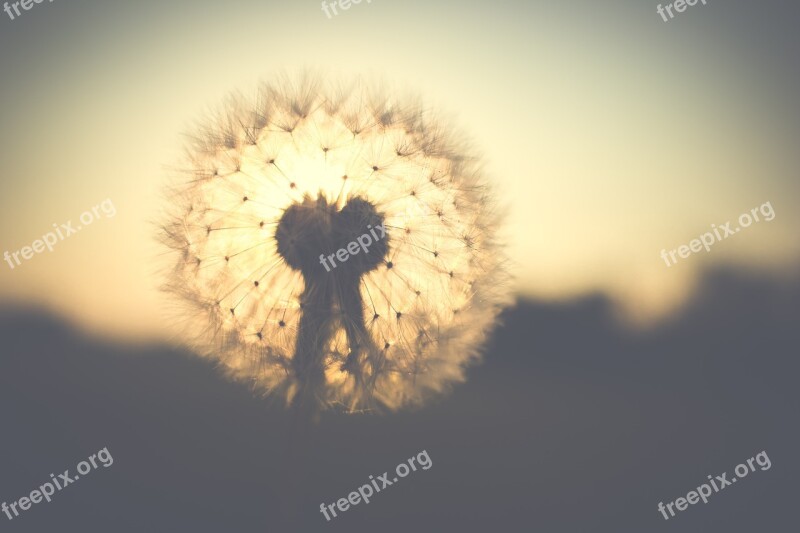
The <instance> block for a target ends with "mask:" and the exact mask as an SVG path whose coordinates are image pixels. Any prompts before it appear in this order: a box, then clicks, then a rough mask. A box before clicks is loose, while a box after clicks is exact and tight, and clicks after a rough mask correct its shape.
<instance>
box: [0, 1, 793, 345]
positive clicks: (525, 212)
mask: <svg viewBox="0 0 800 533" xmlns="http://www.w3.org/2000/svg"><path fill="white" fill-rule="evenodd" d="M567 4H568V5H567ZM773 4H775V5H777V4H776V2H772V1H767V2H762V3H759V4H758V6H757V7H754V5H747V4H745V3H744V2H736V1H733V2H715V3H713V4H710V5H708V6H705V7H700V6H698V7H695V8H693V9H692V10H691V12H687V13H684V14H683V15H681V16H680V17H678V18H676V19H675V20H672V21H670V22H667V23H665V22H663V21H662V20H661V18H660V17H659V16H658V15H657V14H656V12H655V7H654V5H655V4H652V5H651V3H650V2H636V3H634V2H626V1H622V0H617V1H609V2H603V3H600V2H592V1H588V0H581V1H579V2H569V3H567V2H522V1H519V2H503V1H500V2H467V1H465V2H439V3H434V2H422V1H411V2H397V1H390V0H373V1H372V2H371V3H366V2H362V3H361V4H359V5H355V6H353V7H352V8H351V9H350V10H348V11H346V12H341V13H340V14H339V15H338V16H336V17H334V18H332V19H328V18H327V17H326V16H325V15H324V13H323V12H322V10H321V9H320V4H319V2H316V1H310V0H309V1H305V0H304V1H302V2H299V1H296V0H293V1H291V2H289V1H283V2H270V1H264V0H258V1H237V2H226V3H223V2H209V1H207V0H201V1H199V2H196V3H193V4H192V8H191V11H188V10H187V8H186V7H185V6H176V5H172V4H169V3H161V2H159V3H147V5H142V4H141V3H134V2H124V1H120V0H112V1H108V2H104V3H103V4H98V5H93V6H90V5H89V4H88V3H82V2H53V3H52V4H50V3H44V4H40V5H38V6H37V7H36V8H35V9H33V10H31V11H30V12H26V13H25V15H24V16H23V17H21V18H19V19H17V20H14V21H10V20H8V19H3V20H0V48H2V50H3V51H4V53H3V54H2V57H0V66H1V67H2V72H3V73H4V74H3V76H2V77H1V78H0V93H1V94H2V95H3V97H4V98H3V118H2V125H0V142H2V146H3V157H2V158H1V159H0V176H1V177H0V253H2V252H5V251H9V252H14V251H17V250H20V249H21V248H22V247H23V246H27V245H30V244H31V243H32V242H33V241H34V240H36V239H38V238H40V237H41V236H42V235H43V234H44V233H46V232H48V231H50V230H51V228H52V227H53V224H54V223H57V224H60V223H66V222H67V221H69V220H73V221H77V219H78V217H79V215H80V214H81V213H82V212H83V211H85V210H87V209H91V208H92V207H93V206H95V205H99V204H100V203H101V202H102V201H103V200H106V199H111V200H112V201H113V204H114V206H115V207H116V211H117V214H116V216H114V217H113V218H107V219H102V220H99V221H96V222H94V223H93V224H92V225H91V226H90V227H87V228H84V229H82V230H81V232H79V233H77V234H75V235H72V236H71V237H69V238H68V239H66V240H64V241H63V242H60V243H58V244H57V245H56V247H55V249H54V251H53V252H52V253H48V252H44V254H42V255H36V256H34V258H33V259H31V260H30V261H26V262H24V263H23V264H22V265H21V266H19V267H17V268H15V269H14V270H11V269H10V268H9V267H8V265H7V264H6V263H5V262H3V263H2V268H0V297H2V299H3V300H4V301H6V300H13V301H17V302H22V303H31V304H44V305H46V306H48V307H52V308H54V309H56V310H58V311H60V312H62V313H63V314H64V315H65V316H66V317H67V318H69V319H71V320H73V321H74V322H76V323H78V324H80V325H82V326H85V327H88V328H91V329H93V330H97V331H100V332H104V333H108V334H113V335H122V336H124V337H126V338H144V337H148V336H151V335H152V336H163V335H169V334H170V330H171V327H170V323H169V321H168V320H165V317H168V316H169V312H170V308H171V306H170V302H169V297H168V296H167V295H164V294H162V293H161V292H160V291H159V289H158V287H159V285H160V284H161V283H162V282H163V278H162V277H161V269H162V267H163V262H162V260H161V254H162V253H163V250H162V248H161V247H160V245H159V244H158V243H157V241H156V239H155V235H156V229H157V228H156V222H157V221H158V220H159V218H160V216H161V209H162V208H163V202H164V187H165V185H166V184H167V183H168V182H169V180H170V179H171V178H172V177H173V176H174V172H173V171H172V170H171V168H172V167H174V166H175V165H176V164H177V163H178V162H179V161H180V156H181V150H182V146H183V142H184V141H183V137H182V135H183V134H185V133H191V132H192V130H193V127H194V124H195V123H196V121H197V120H198V119H200V118H202V117H203V116H205V113H207V112H208V110H210V109H213V108H214V107H215V106H216V105H217V104H218V103H219V102H221V101H222V100H223V99H224V98H225V97H226V95H228V94H229V93H230V92H231V91H234V90H241V91H243V92H247V91H248V90H251V89H253V88H254V87H255V85H256V83H257V82H258V81H259V80H264V79H270V77H271V76H273V75H274V74H276V73H279V72H281V71H286V70H290V71H291V70H296V69H299V68H311V69H321V70H323V71H324V72H327V73H330V75H335V76H353V75H359V74H367V75H376V76H379V77H380V78H383V79H385V80H387V82H389V83H391V84H395V85H397V86H399V87H401V88H403V89H404V90H407V91H409V92H411V93H416V94H419V95H421V96H422V97H423V98H424V99H425V101H426V102H427V103H428V104H429V105H430V106H431V107H433V108H436V109H439V110H441V111H443V112H444V113H445V114H446V116H448V117H450V119H451V122H452V123H453V125H454V126H455V127H457V128H459V129H460V130H463V131H464V132H466V133H467V134H468V135H469V136H470V137H471V138H472V139H473V140H474V142H475V145H476V146H477V147H478V148H479V149H480V151H481V153H482V154H483V155H484V157H485V159H486V171H487V173H488V174H489V175H490V176H492V178H493V179H494V181H495V182H496V185H497V188H498V193H499V197H500V201H501V205H503V206H507V210H508V213H509V219H508V224H507V227H506V229H505V234H506V239H507V241H508V243H509V248H510V255H511V257H512V259H513V262H514V266H513V271H514V274H515V275H516V277H517V281H516V283H517V286H518V290H519V292H520V293H521V294H524V295H528V296H532V297H539V298H548V299H552V298H555V299H561V298H569V297H573V296H576V295H579V294H583V293H586V292H594V291H601V292H606V293H608V294H609V295H610V296H611V297H613V298H615V299H616V300H618V301H619V302H620V304H621V306H622V308H623V309H625V310H626V311H627V312H628V314H629V316H635V317H638V318H640V319H641V318H652V317H659V316H663V315H664V314H665V313H666V312H668V311H669V310H671V309H673V308H674V307H675V306H676V305H678V304H679V303H680V302H681V301H682V300H683V299H684V298H685V296H686V295H687V294H688V293H689V291H691V290H692V288H693V286H694V285H693V284H694V281H695V280H696V276H697V274H698V273H699V272H700V271H701V269H703V268H707V267H710V266H714V265H717V264H728V263H733V264H743V265H748V266H753V267H760V268H767V269H771V270H774V271H775V272H776V273H777V274H779V273H781V272H787V271H795V272H796V271H797V265H798V261H800V240H799V239H797V228H798V225H799V223H800V215H798V212H797V210H796V209H794V206H796V205H797V203H798V200H800V185H799V183H800V181H798V179H797V172H798V170H799V169H800V154H799V153H798V151H797V144H798V143H797V140H798V133H800V132H798V124H800V120H798V118H800V117H798V114H799V113H800V109H798V108H797V106H796V95H797V94H798V89H800V80H798V79H796V78H793V77H791V76H789V75H788V74H786V73H787V71H788V70H789V69H788V68H787V67H788V66H790V65H793V64H794V63H795V62H796V61H797V58H796V57H794V54H796V50H793V48H791V47H787V46H785V44H786V43H785V42H784V39H785V38H787V36H788V35H790V34H791V32H792V31H794V30H792V28H791V25H790V22H791V21H790V20H789V17H786V22H785V24H786V25H785V26H784V27H783V28H779V30H777V31H776V30H772V31H770V32H767V34H768V35H771V36H772V37H771V38H768V39H761V40H756V39H755V38H750V36H751V35H756V32H757V31H761V34H762V36H763V34H764V33H765V32H764V31H763V28H762V24H763V20H764V19H765V17H766V16H767V15H766V13H765V11H766V10H770V9H773V8H775V6H774V5H773ZM577 5H580V6H581V7H579V8H578V7H576V6H577ZM773 22H774V21H773ZM781 30H784V31H781ZM23 49H24V50H25V52H26V53H25V54H24V56H23V55H22V54H19V53H18V51H20V50H23ZM795 70H796V69H795ZM768 201H769V202H771V204H772V206H773V208H774V210H775V213H776V216H775V219H774V220H772V221H771V222H761V223H759V224H754V225H753V226H752V227H750V228H748V229H747V230H744V231H742V232H741V233H739V234H737V235H736V236H735V237H732V238H730V239H728V240H726V241H723V242H721V243H719V244H717V245H715V246H714V247H713V248H712V250H711V252H710V253H705V252H701V253H699V254H696V255H692V256H690V257H689V258H687V259H685V260H682V261H680V262H679V263H678V264H677V265H675V266H672V267H669V268H668V267H667V266H666V265H665V263H664V261H663V260H662V259H661V257H660V255H659V254H660V252H661V250H662V249H664V248H666V249H668V250H669V249H675V248H677V247H678V246H679V245H682V244H688V243H689V241H691V240H692V239H694V238H696V237H698V236H699V235H701V234H702V233H704V232H706V231H709V228H710V226H711V224H716V225H721V224H724V223H725V222H726V221H729V220H730V221H735V219H736V217H738V215H739V214H740V213H742V212H749V211H750V210H751V208H755V207H758V206H760V205H762V204H764V203H765V202H768ZM777 274H776V275H777Z"/></svg>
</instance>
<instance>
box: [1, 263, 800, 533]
mask: <svg viewBox="0 0 800 533" xmlns="http://www.w3.org/2000/svg"><path fill="white" fill-rule="evenodd" d="M703 287H704V290H703V291H702V293H700V294H698V295H697V297H696V299H695V300H694V302H693V303H692V304H691V305H690V306H689V307H688V308H687V309H686V310H685V311H684V312H683V313H682V314H681V315H680V316H679V317H677V318H675V319H674V320H672V321H670V322H669V323H668V324H663V325H662V326H660V327H659V328H657V329H655V330H653V331H649V332H646V333H632V332H630V331H627V330H625V329H624V328H622V327H620V326H618V325H617V324H616V323H615V322H614V321H613V320H612V318H611V314H612V313H611V307H610V305H609V303H608V302H607V301H606V300H605V299H604V298H602V297H593V298H586V299H583V300H580V301H575V302H572V303H569V304H563V305H552V304H546V305H545V304H540V303H535V302H521V303H520V304H519V305H518V306H517V307H516V308H515V309H513V310H510V311H508V312H507V314H506V315H505V318H504V321H505V325H504V326H503V327H501V328H500V329H499V330H498V331H497V332H496V334H495V335H494V338H493V341H492V342H491V345H490V346H489V348H488V350H487V357H486V361H485V363H484V364H483V365H480V366H476V367H474V368H472V369H471V370H470V376H469V380H468V381H467V383H465V384H462V385H459V386H458V387H456V389H455V390H454V391H453V393H452V394H450V395H448V396H446V397H443V398H440V399H438V400H437V401H434V402H433V403H432V404H430V405H428V406H427V407H426V408H424V409H421V410H418V411H415V412H405V413H401V414H395V415H387V416H344V415H330V416H325V417H323V419H322V422H321V424H320V425H319V426H318V427H316V428H315V429H314V430H313V431H312V433H311V436H310V438H311V444H310V445H309V449H307V450H303V447H302V446H297V445H296V444H297V443H293V442H291V441H290V440H289V435H290V434H291V432H292V429H291V424H290V420H289V419H288V416H287V414H286V413H285V410H284V409H281V408H279V407H278V406H276V405H274V404H273V402H271V401H269V400H265V399H261V398H255V397H253V395H252V394H251V393H250V392H249V391H248V390H247V387H246V386H242V385H239V384H235V383H231V382H228V381H226V380H225V379H223V378H222V377H221V376H220V375H219V374H218V373H217V372H216V371H215V370H214V368H213V366H212V364H211V363H209V362H207V361H205V360H201V359H199V358H195V357H190V356H188V355H187V354H184V353H180V352H176V351H175V350H171V349H167V348H163V347H152V348H151V349H141V348H137V349H134V348H129V347H125V346H120V345H114V344H110V343H106V342H103V341H98V340H96V339H92V338H89V337H87V336H85V335H83V334H81V333H78V332H76V331H73V330H72V329H70V327H69V326H66V325H65V324H64V323H63V322H61V321H60V320H59V319H58V318H55V317H53V316H51V315H48V314H46V313H41V312H37V311H32V310H20V309H11V308H5V309H4V310H3V311H0V338H2V341H3V342H2V345H1V347H0V354H1V355H0V405H2V418H0V428H2V429H0V432H1V433H0V503H2V501H6V502H11V501H14V500H16V499H18V498H20V497H22V496H25V495H26V494H29V493H30V491H31V490H33V489H35V488H37V487H38V486H39V485H41V484H42V483H44V482H45V481H48V479H49V474H50V473H56V474H58V473H61V472H63V471H64V470H65V469H67V468H69V469H70V471H71V472H72V473H74V471H75V465H76V464H77V463H78V462H79V461H81V460H82V459H84V458H86V457H88V456H89V455H91V454H93V453H95V452H97V451H98V450H100V449H101V448H103V447H108V449H109V451H110V452H111V454H112V456H113V458H114V464H113V465H112V466H111V467H109V468H100V469H98V470H96V471H94V472H92V473H91V474H89V475H87V476H86V477H85V478H82V479H80V480H79V481H78V482H76V483H74V484H72V485H70V486H69V487H67V488H65V489H64V490H63V491H61V492H58V493H56V495H55V496H54V498H53V501H52V502H51V503H40V504H37V505H34V506H33V508H32V509H30V510H28V511H26V512H25V513H24V514H23V515H22V516H21V517H19V518H16V519H15V520H14V521H8V520H7V518H6V517H5V515H3V514H0V531H17V532H37V533H39V532H49V531H68V532H84V533H92V532H102V533H110V532H114V533H123V532H136V533H140V532H145V531H146V532H191V533H195V532H197V533H200V532H214V533H218V532H222V531H226V532H227V531H231V532H237V533H238V532H256V531H258V532H264V531H267V532H272V531H275V532H282V531H289V532H295V531H296V532H317V531H322V532H333V531H347V532H369V531H382V532H386V533H391V532H408V531H419V532H437V533H438V532H450V531H452V532H476V533H478V532H481V533H483V532H488V531H498V532H518V531H520V532H521V531H542V532H546V533H556V532H614V533H620V532H630V533H642V532H654V531H680V532H682V533H691V532H723V531H724V532H726V533H736V532H742V533H745V532H746V533H752V532H755V531H758V532H767V533H770V532H789V531H796V530H797V527H798V526H797V523H798V520H797V514H796V507H797V502H798V497H800V483H799V482H798V481H797V479H796V478H797V477H798V475H800V457H798V454H799V453H800V446H798V444H800V439H799V438H798V435H799V433H798V407H800V391H798V388H797V376H798V369H800V364H799V363H798V358H797V356H798V346H800V328H798V322H799V321H800V320H799V319H800V283H795V284H793V285H790V286H789V285H786V284H781V283H778V282H776V281H771V280H769V279H766V278H763V277H758V276H755V275H746V274H743V273H735V272H731V271H720V272H717V273H715V274H713V275H709V276H708V277H707V278H706V279H705V281H704V283H703ZM423 449H424V450H427V452H428V454H429V456H430V458H431V460H432V462H433V467H432V468H431V469H430V470H427V471H422V470H420V471H417V472H414V473H412V474H410V475H409V476H408V477H407V478H405V479H403V480H402V481H400V482H398V483H397V484H395V485H393V486H392V487H390V488H387V489H386V490H385V491H384V492H381V493H379V494H376V495H374V496H373V499H372V501H371V503H370V504H369V505H365V504H363V503H362V504H359V505H357V506H355V507H352V508H351V509H350V510H348V511H347V512H345V513H342V514H340V516H339V517H338V518H336V519H334V520H333V521H331V522H326V521H325V519H324V517H323V516H322V514H321V513H320V512H319V505H320V503H322V502H326V503H333V502H335V500H337V499H339V498H342V497H346V496H347V494H348V493H349V492H351V491H353V490H356V489H357V487H358V486H360V485H362V484H364V483H366V482H368V476H369V475H370V474H373V475H375V476H377V475H379V474H382V473H383V472H384V471H387V470H393V469H394V467H395V465H397V464H398V463H400V462H402V461H405V460H406V459H407V458H409V457H411V456H414V455H416V454H417V453H419V452H420V451H421V450H423ZM762 450H765V451H766V452H767V454H768V456H769V458H770V460H771V462H772V468H771V469H769V470H766V471H761V470H760V469H759V470H756V472H754V473H752V474H750V475H749V476H748V477H747V478H746V480H741V481H742V482H741V483H737V484H736V485H734V486H731V487H727V488H726V489H724V490H723V491H722V492H720V493H718V494H714V495H712V496H711V498H710V499H709V502H708V504H706V505H703V504H702V503H699V504H697V505H694V506H691V507H690V508H689V509H688V510H686V511H684V512H682V513H680V514H679V515H678V516H677V517H675V518H673V519H671V520H669V521H668V522H667V521H665V520H664V519H663V518H662V516H661V514H660V513H659V512H658V511H657V509H656V506H657V504H658V502H660V501H664V502H665V503H666V502H668V501H672V500H674V499H676V498H678V497H680V496H685V495H686V493H687V492H688V491H690V490H692V489H694V488H695V487H697V486H698V485H700V484H701V483H703V482H704V481H705V480H706V477H707V475H708V474H714V475H717V474H721V473H722V472H726V471H727V472H729V477H731V476H732V471H733V469H734V467H735V466H736V465H737V464H739V463H740V462H743V461H745V460H746V459H748V458H750V457H752V456H754V455H756V454H757V453H758V452H761V451H762ZM793 450H794V451H793ZM297 457H300V458H303V457H305V459H302V460H301V459H298V458H297ZM298 463H302V465H303V466H298ZM287 472H288V474H287ZM392 475H393V474H392ZM298 487H299V488H298ZM287 502H288V504H289V505H287ZM292 515H293V516H294V517H295V518H294V519H293V520H292V523H291V525H286V524H285V523H283V520H284V518H285V517H287V516H292Z"/></svg>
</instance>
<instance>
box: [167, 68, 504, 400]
mask: <svg viewBox="0 0 800 533" xmlns="http://www.w3.org/2000/svg"><path fill="white" fill-rule="evenodd" d="M446 133H447V132H446V130H445V128H444V126H443V125H442V124H441V123H440V121H439V120H438V119H437V118H436V117H433V116H431V115H430V114H429V113H427V112H424V111H423V110H422V109H421V107H420V106H418V105H415V104H404V103H402V102H401V101H400V100H398V99H396V98H393V97H391V96H388V95H387V94H386V93H385V92H383V91H379V90H371V89H370V88H369V87H367V86H366V85H365V84H361V83H352V84H349V85H335V84H332V83H323V82H322V81H321V80H320V79H319V78H317V77H314V76H311V75H307V76H298V77H294V78H291V77H290V78H286V79H284V80H282V81H280V82H278V83H273V84H264V85H263V86H261V87H260V88H259V90H258V91H257V94H256V95H255V97H254V98H252V99H250V98H243V97H241V96H237V97H233V98H231V99H230V100H229V101H228V102H227V104H226V105H225V106H224V108H223V109H222V111H221V112H220V113H218V115H217V116H215V117H214V118H213V119H211V120H209V121H208V122H207V123H206V124H205V125H204V126H202V127H201V128H200V129H199V133H197V134H196V135H194V136H193V141H192V142H191V143H190V145H189V146H188V150H187V167H188V169H189V170H188V172H189V176H188V177H189V179H184V180H183V181H182V182H181V183H180V184H179V185H178V186H177V187H176V188H175V190H174V194H173V195H171V196H170V200H169V203H170V213H169V214H168V215H167V217H166V221H165V223H164V225H163V235H164V237H165V242H166V244H167V245H168V246H169V247H170V248H171V249H173V250H174V251H176V252H177V253H176V255H175V262H174V263H173V266H172V268H171V270H170V273H169V280H168V283H167V286H168V289H169V290H170V291H171V292H173V293H175V294H176V295H178V296H179V300H180V301H182V302H184V303H186V304H189V305H188V309H189V310H190V311H191V314H190V315H189V316H190V320H189V321H188V322H189V323H190V324H191V325H192V326H193V328H194V329H193V330H192V331H191V333H190V334H191V335H192V337H193V338H194V339H195V340H196V348H197V349H198V350H199V351H200V352H202V353H204V354H206V355H208V356H210V357H213V358H215V359H217V360H219V361H220V362H221V363H222V364H223V366H224V367H225V368H226V369H227V370H228V371H229V372H230V374H231V375H232V376H234V377H236V378H238V379H242V380H247V381H249V382H251V383H252V384H254V385H255V386H256V387H258V388H260V389H262V390H264V391H268V392H270V393H274V394H278V395H281V396H283V397H284V398H285V399H286V400H287V401H292V400H293V398H295V397H297V395H298V394H300V393H301V392H302V391H303V390H305V391H306V392H308V391H309V390H310V391H311V393H312V395H313V397H314V399H315V401H317V402H318V403H319V405H321V406H323V407H331V406H340V407H342V408H343V409H345V410H356V409H363V408H371V407H379V406H384V407H386V408H389V409H397V408H400V407H401V406H404V405H407V404H419V403H421V402H423V401H424V399H425V398H427V397H428V395H429V394H430V393H438V392H442V391H443V390H444V389H445V388H446V387H447V386H448V385H449V384H452V383H454V382H458V381H461V380H463V377H464V369H465V368H466V366H467V365H468V364H469V363H471V362H473V361H474V360H475V359H477V358H478V354H479V348H480V345H481V343H482V342H483V341H484V339H485V336H486V334H487V333H488V331H489V330H490V329H491V327H492V326H493V324H494V323H495V322H496V318H497V314H498V312H499V311H500V309H501V308H502V307H503V306H504V305H506V304H507V303H508V301H509V294H510V293H509V283H508V279H507V274H506V271H505V269H504V263H505V257H504V255H503V248H502V246H501V245H500V243H499V242H498V239H497V237H496V235H497V231H498V225H499V217H498V214H497V212H496V210H495V209H494V205H495V204H494V202H493V197H492V194H491V191H490V189H489V187H488V186H487V183H486V181H485V179H484V177H483V175H482V172H481V167H480V164H479V161H478V160H477V158H475V157H474V156H473V150H471V149H470V148H469V145H468V144H467V143H465V142H464V141H463V140H462V139H460V138H459V137H458V136H454V135H452V134H451V135H447V134H446ZM379 226H380V227H382V228H385V230H386V235H385V237H383V238H379V239H374V242H373V244H372V245H371V246H370V247H369V249H368V253H365V251H364V250H363V249H362V250H361V251H360V253H358V254H354V255H351V256H350V257H349V259H348V260H347V261H345V262H342V261H338V260H336V261H337V266H336V267H335V268H333V269H332V270H330V271H327V270H326V268H325V267H324V266H323V265H322V264H321V263H320V255H323V256H327V255H329V254H333V255H334V258H335V253H336V251H337V250H338V249H340V248H346V247H347V245H348V243H350V242H353V241H355V240H356V239H357V237H358V236H360V235H362V234H370V232H372V236H373V237H374V236H375V235H380V234H379V233H378V232H377V231H376V228H378V227H379Z"/></svg>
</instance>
